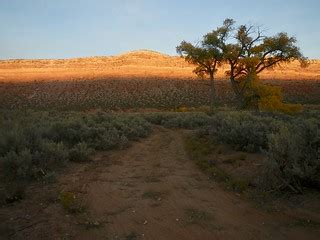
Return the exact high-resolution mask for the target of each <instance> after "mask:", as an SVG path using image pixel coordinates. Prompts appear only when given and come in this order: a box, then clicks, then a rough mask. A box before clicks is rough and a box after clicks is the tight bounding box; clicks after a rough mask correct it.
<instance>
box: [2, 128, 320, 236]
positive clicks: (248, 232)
mask: <svg viewBox="0 0 320 240" xmlns="http://www.w3.org/2000/svg"><path fill="white" fill-rule="evenodd" d="M186 134H189V131H182V130H179V131H177V130H168V129H164V128H161V127H156V128H155V129H154V132H153V134H152V135H151V136H150V137H148V138H146V139H143V140H141V141H140V142H135V143H132V146H131V147H130V148H128V149H125V150H120V151H111V152H99V153H98V154H97V155H96V156H95V158H94V161H93V162H91V163H88V164H80V165H77V164H76V165H74V166H71V167H70V168H68V170H66V172H65V173H64V174H62V176H61V177H59V178H58V180H57V182H56V183H53V184H49V185H46V186H45V187H40V186H33V187H32V188H30V189H29V191H28V195H27V196H28V197H27V199H26V200H23V201H21V202H20V203H15V204H14V205H12V206H11V207H9V208H8V207H7V208H0V223H1V225H0V226H1V228H0V238H1V236H2V239H148V240H149V239H150V240H157V239H159V240H162V239H163V240H165V239H166V240H177V239H186V240H198V239H199V240H206V239H208V240H209V239H210V240H212V239H319V236H320V230H319V229H317V228H308V227H303V226H292V225H290V221H291V220H292V219H290V218H289V217H288V216H287V215H286V214H283V213H275V212H272V213H270V212H266V211H263V210H261V209H259V208H257V207H254V205H253V204H252V203H251V202H248V201H247V200H245V198H244V197H243V196H241V195H239V194H236V193H234V192H229V191H226V190H224V189H223V188H221V187H220V186H219V185H218V184H217V183H215V182H213V181H212V180H209V179H208V177H207V176H206V175H205V174H203V173H202V172H201V171H200V170H198V168H197V167H196V166H195V165H194V163H193V162H192V161H191V160H190V159H189V158H188V156H187V154H186V152H185V150H184V145H183V139H184V136H186ZM60 191H70V192H73V193H75V194H76V196H77V199H78V201H80V202H81V204H82V205H83V206H84V210H83V212H80V213H76V214H71V213H68V212H67V211H66V210H65V209H63V208H62V206H61V204H60V203H59V201H57V196H58V194H59V192H60Z"/></svg>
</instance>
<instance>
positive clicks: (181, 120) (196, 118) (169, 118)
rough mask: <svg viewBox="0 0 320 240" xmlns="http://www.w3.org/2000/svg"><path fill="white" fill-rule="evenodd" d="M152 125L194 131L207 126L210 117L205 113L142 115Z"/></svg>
mask: <svg viewBox="0 0 320 240" xmlns="http://www.w3.org/2000/svg"><path fill="white" fill-rule="evenodd" d="M142 116H143V117H144V118H145V119H146V120H147V121H149V122H150V123H153V124H157V125H162V126H165V127H168V128H185V129H195V128H199V127H202V126H205V125H207V124H208V122H209V120H210V119H211V117H210V116H209V115H208V114H206V113H201V112H198V113H197V112H191V113H170V112H168V113H146V114H143V115H142Z"/></svg>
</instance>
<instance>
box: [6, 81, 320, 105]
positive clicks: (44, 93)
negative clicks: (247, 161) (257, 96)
mask: <svg viewBox="0 0 320 240" xmlns="http://www.w3.org/2000/svg"><path fill="white" fill-rule="evenodd" d="M265 82H266V83H269V84H270V83H271V84H273V85H276V86H280V87H281V88H282V89H283V90H284V96H285V100H286V101H289V102H295V103H302V104H320V81H297V80H292V81H280V80H278V81H276V80H272V81H265ZM217 91H218V96H219V100H220V104H222V105H223V104H228V103H230V102H232V100H233V93H232V90H231V88H230V83H229V81H226V80H221V81H217ZM208 99H209V85H208V82H207V81H203V80H181V79H173V80H169V79H147V80H146V79H145V80H139V79H130V80H129V79H128V80H126V79H114V80H110V79H109V80H91V81H87V80H74V81H34V82H25V83H0V108H9V109H25V108H32V109H57V110H92V109H104V110H135V109H136V110H140V109H146V108H148V109H159V110H171V109H176V108H179V107H200V106H204V105H208V104H209V102H208Z"/></svg>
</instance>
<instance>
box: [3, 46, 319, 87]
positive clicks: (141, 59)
mask: <svg viewBox="0 0 320 240" xmlns="http://www.w3.org/2000/svg"><path fill="white" fill-rule="evenodd" d="M226 69H227V66H224V67H222V68H221V69H220V70H219V71H218V73H217V78H219V79H223V78H224V77H225V70H226ZM192 70H193V66H192V65H190V64H188V63H186V62H185V61H184V59H182V58H180V57H178V56H169V55H165V54H162V53H159V52H155V51H149V50H139V51H132V52H128V53H125V54H121V55H118V56H108V57H89V58H73V59H57V60H53V59H45V60H40V59H39V60H23V59H17V60H2V61H0V81H2V82H10V81H19V82H21V81H35V80H37V81H39V80H97V79H114V78H138V79H141V78H143V79H144V78H150V79H152V78H170V79H194V78H196V77H195V76H194V74H193V73H192ZM261 78H262V79H268V80H273V79H277V80H278V79H279V80H320V60H312V61H311V64H310V66H309V67H308V68H306V69H304V68H301V67H300V65H299V63H298V62H293V63H291V64H288V65H283V66H282V67H277V68H276V69H274V70H269V71H265V72H264V73H263V74H262V75H261Z"/></svg>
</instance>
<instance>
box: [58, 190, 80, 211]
mask: <svg viewBox="0 0 320 240" xmlns="http://www.w3.org/2000/svg"><path fill="white" fill-rule="evenodd" d="M59 201H60V203H61V205H62V206H63V208H64V209H65V210H66V211H68V212H69V213H79V212H82V211H83V206H82V205H81V203H80V201H79V199H78V198H77V196H76V195H75V194H74V193H73V192H61V193H60V195H59Z"/></svg>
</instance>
